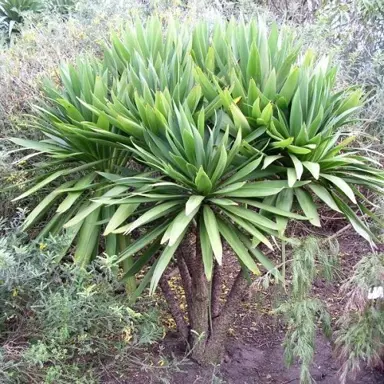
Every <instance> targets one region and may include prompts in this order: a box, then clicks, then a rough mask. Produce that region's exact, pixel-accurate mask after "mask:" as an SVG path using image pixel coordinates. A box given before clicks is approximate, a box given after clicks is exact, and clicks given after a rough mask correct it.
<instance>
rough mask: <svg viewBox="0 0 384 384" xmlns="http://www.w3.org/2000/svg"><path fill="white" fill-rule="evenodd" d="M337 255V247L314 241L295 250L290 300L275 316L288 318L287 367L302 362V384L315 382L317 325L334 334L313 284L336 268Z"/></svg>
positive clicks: (313, 239)
mask: <svg viewBox="0 0 384 384" xmlns="http://www.w3.org/2000/svg"><path fill="white" fill-rule="evenodd" d="M335 252H336V253H335ZM336 256H337V249H336V248H335V246H334V244H329V247H324V246H320V243H319V241H318V240H317V239H315V238H312V237H309V238H307V239H306V240H304V241H303V242H302V244H301V245H300V246H299V247H297V248H295V249H294V250H293V258H292V264H291V273H292V286H291V293H290V297H289V299H288V301H287V302H286V303H283V304H282V305H280V306H279V308H277V309H276V313H281V314H284V316H285V317H286V318H287V326H288V329H287V333H286V336H285V340H284V343H283V345H284V356H285V361H286V364H287V365H288V366H290V365H291V364H293V363H294V361H295V359H298V360H299V362H300V364H301V372H300V383H303V384H309V383H312V377H311V374H310V366H311V363H312V360H313V357H314V353H315V339H316V331H317V324H318V323H319V322H320V324H321V326H322V328H323V332H324V334H325V335H326V336H327V337H329V336H330V334H331V317H330V315H329V313H328V312H327V309H326V306H325V305H324V303H323V302H322V301H321V300H320V299H318V298H316V297H314V296H313V294H312V287H313V283H314V280H315V278H316V277H319V276H321V275H324V272H325V275H328V274H329V265H330V264H331V265H333V266H334V263H335V258H336ZM324 261H326V262H325V264H324ZM332 269H334V268H332ZM328 277H331V276H328Z"/></svg>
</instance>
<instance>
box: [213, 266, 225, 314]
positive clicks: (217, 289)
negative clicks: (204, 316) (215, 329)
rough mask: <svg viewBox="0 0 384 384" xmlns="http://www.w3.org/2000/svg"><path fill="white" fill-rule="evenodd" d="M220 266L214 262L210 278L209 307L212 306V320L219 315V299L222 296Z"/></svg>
mask: <svg viewBox="0 0 384 384" xmlns="http://www.w3.org/2000/svg"><path fill="white" fill-rule="evenodd" d="M221 269H222V268H221V267H220V265H219V264H218V263H217V262H215V266H214V269H213V277H212V289H211V303H212V304H211V306H212V312H211V313H212V318H213V319H214V318H215V317H217V316H219V314H220V299H221V294H222V286H221V285H222V282H223V274H222V271H221Z"/></svg>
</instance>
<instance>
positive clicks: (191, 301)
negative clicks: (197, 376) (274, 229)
mask: <svg viewBox="0 0 384 384" xmlns="http://www.w3.org/2000/svg"><path fill="white" fill-rule="evenodd" d="M193 237H194V238H193V240H195V239H196V241H195V243H194V241H193V240H192V238H191V236H189V237H188V238H187V239H186V240H185V242H184V243H183V244H182V245H181V247H180V250H179V252H178V259H177V263H178V268H179V272H180V276H181V279H182V283H183V287H184V291H185V295H186V300H187V305H188V317H189V327H188V325H187V324H186V322H185V320H184V317H183V313H182V312H181V310H180V308H179V306H178V303H177V301H176V299H175V297H174V295H173V294H172V292H171V290H170V287H169V285H168V281H167V280H166V279H165V278H163V279H161V280H160V287H161V289H162V290H163V293H164V296H165V298H166V300H167V302H168V304H169V308H170V311H171V314H172V316H173V317H174V319H175V321H176V325H177V328H178V330H179V332H180V333H181V335H182V336H183V337H184V338H185V339H188V343H189V348H190V356H191V358H192V359H194V360H195V361H196V362H198V363H199V364H201V365H210V364H212V363H214V364H217V363H220V362H221V359H222V357H223V354H224V351H225V341H226V338H227V331H228V328H229V327H230V325H231V323H232V322H233V320H234V317H235V314H236V313H237V312H238V311H239V308H240V306H241V303H242V301H243V300H244V298H245V297H246V294H247V286H248V282H247V280H246V279H245V277H244V275H243V273H242V271H240V272H239V273H238V275H237V276H236V278H235V281H234V283H233V285H232V288H231V290H230V292H229V294H228V295H227V299H226V302H225V303H224V304H222V305H220V301H219V300H220V296H221V294H222V289H221V288H222V287H221V285H222V273H221V268H220V266H218V265H216V264H215V267H214V277H213V281H212V289H211V291H210V289H209V288H210V287H209V282H208V281H207V279H206V277H205V273H204V265H203V260H202V255H201V248H200V240H199V238H198V236H197V235H196V237H195V236H193ZM220 307H221V311H220ZM210 314H211V315H212V319H210Z"/></svg>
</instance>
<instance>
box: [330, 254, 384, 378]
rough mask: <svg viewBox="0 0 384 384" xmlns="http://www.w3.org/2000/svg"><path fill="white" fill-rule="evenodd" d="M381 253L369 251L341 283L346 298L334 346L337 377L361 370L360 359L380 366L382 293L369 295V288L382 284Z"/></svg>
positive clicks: (383, 266) (383, 265)
mask: <svg viewBox="0 0 384 384" xmlns="http://www.w3.org/2000/svg"><path fill="white" fill-rule="evenodd" d="M383 276H384V256H383V254H377V253H375V254H370V255H367V256H365V257H363V258H362V259H361V260H360V261H359V262H358V263H357V265H356V266H355V269H354V271H353V274H352V275H351V276H350V277H349V278H348V280H347V281H346V282H345V283H344V284H343V286H342V287H341V292H342V293H343V294H344V295H345V296H346V297H347V298H348V300H347V305H346V309H345V312H344V314H343V316H342V317H340V319H339V320H338V322H337V326H338V330H337V332H336V347H337V352H338V355H339V358H340V360H341V361H342V362H343V365H342V367H341V369H340V378H341V381H342V383H345V382H346V381H347V379H348V375H349V374H352V375H353V374H355V373H356V372H357V371H359V370H360V366H361V364H362V363H364V364H365V363H366V364H368V365H370V366H381V365H382V357H383V351H384V305H383V297H380V296H379V297H376V298H372V299H370V298H369V297H368V296H369V292H370V291H371V290H372V289H373V288H375V287H382V286H383Z"/></svg>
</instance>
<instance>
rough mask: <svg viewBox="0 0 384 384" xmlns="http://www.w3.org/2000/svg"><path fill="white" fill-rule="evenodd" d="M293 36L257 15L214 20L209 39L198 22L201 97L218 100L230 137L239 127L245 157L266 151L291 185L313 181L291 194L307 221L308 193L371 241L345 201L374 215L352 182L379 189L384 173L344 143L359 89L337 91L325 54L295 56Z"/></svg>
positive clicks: (312, 213) (314, 219)
mask: <svg viewBox="0 0 384 384" xmlns="http://www.w3.org/2000/svg"><path fill="white" fill-rule="evenodd" d="M294 40H295V38H294V36H293V35H292V34H290V33H287V32H286V31H284V30H281V31H280V32H279V31H278V29H277V28H276V26H274V25H273V26H272V28H271V30H270V31H269V33H268V31H267V29H266V27H265V25H264V24H263V23H262V22H259V23H258V25H257V24H256V22H255V21H253V22H251V23H249V24H247V25H246V24H241V23H240V25H235V24H234V22H231V23H229V24H228V25H226V26H225V27H224V26H222V25H218V26H215V28H213V32H212V38H211V35H210V34H209V33H208V28H207V26H206V25H204V24H202V25H200V26H198V27H197V28H196V30H195V32H194V36H193V43H192V46H193V51H192V55H193V57H194V59H195V61H196V63H197V64H198V68H196V70H195V71H196V72H195V73H196V79H197V82H198V83H199V84H200V85H201V87H202V90H203V93H204V96H205V98H206V99H207V100H209V101H211V102H215V101H216V102H217V104H220V103H221V105H222V107H223V108H222V109H221V110H220V111H219V112H217V114H220V115H221V121H222V127H223V129H225V127H226V125H228V126H229V127H230V133H231V134H232V135H233V136H236V133H237V131H238V130H239V129H242V131H243V134H244V136H245V137H244V140H245V141H246V142H247V143H248V144H249V145H246V146H245V148H244V149H243V150H242V153H243V154H244V155H245V156H254V154H255V153H257V151H259V150H262V151H263V152H264V153H265V154H266V155H267V156H266V157H265V159H264V163H263V168H268V166H269V165H270V164H274V165H275V166H276V173H277V174H278V175H279V177H280V178H286V179H287V180H288V184H289V185H290V186H292V185H294V183H295V182H296V181H297V180H304V181H306V180H310V181H311V183H309V184H307V185H306V186H305V187H303V188H300V189H296V190H295V196H296V199H297V201H298V203H299V205H300V206H301V209H302V210H303V211H304V212H305V213H306V214H307V215H308V216H309V217H311V223H312V224H313V225H316V226H320V220H319V215H318V213H317V210H316V206H315V204H314V203H313V200H312V197H311V195H310V194H312V195H314V196H316V198H318V199H320V200H322V201H323V202H325V203H326V204H327V205H328V206H329V207H330V208H331V209H333V210H335V211H337V212H341V213H342V214H343V215H344V216H346V217H347V218H348V220H350V222H351V223H352V225H353V227H354V228H355V230H356V231H357V232H359V233H360V235H362V236H363V237H364V238H365V239H366V240H368V241H371V239H372V238H373V235H372V233H371V232H370V231H369V230H368V228H367V227H366V225H365V224H364V223H363V222H362V221H361V220H360V218H359V217H358V216H357V215H356V214H355V212H354V211H353V210H351V209H350V207H349V205H348V204H347V203H346V202H345V200H344V199H345V198H346V199H347V200H349V201H350V202H352V203H354V204H356V206H357V209H358V210H361V211H362V212H363V213H364V214H366V215H368V216H370V217H372V216H373V215H372V212H371V211H370V210H368V209H367V207H366V206H364V205H361V204H360V203H359V202H358V201H357V199H356V196H355V195H358V196H359V197H360V198H361V197H362V196H361V193H360V190H359V189H358V187H359V186H361V187H365V188H368V189H371V190H373V191H374V192H378V193H382V185H383V177H384V174H383V172H382V171H378V170H377V169H376V168H374V167H372V165H373V163H374V161H372V160H371V159H370V158H369V157H367V156H364V155H363V153H364V152H363V151H361V150H359V148H349V147H348V145H349V144H350V143H351V142H353V141H354V140H355V136H353V134H352V133H351V130H350V129H348V128H346V129H344V128H343V127H344V126H347V127H348V124H349V123H353V121H351V117H353V115H354V114H355V113H356V112H357V111H358V110H359V109H360V108H361V107H362V105H363V97H362V92H361V90H360V89H353V88H350V89H346V90H342V91H339V92H335V91H334V88H335V81H336V72H337V69H336V68H335V67H332V66H331V65H330V60H329V58H326V57H324V58H321V59H320V60H316V57H315V55H314V53H313V52H312V51H308V52H306V53H305V54H304V55H303V56H299V55H298V53H299V48H298V45H297V44H294ZM345 136H347V137H345ZM343 138H344V140H342V139H343ZM276 199H277V197H275V198H271V199H270V200H271V201H272V200H276ZM284 200H285V199H284ZM286 204H287V207H289V206H290V204H288V202H287V200H286Z"/></svg>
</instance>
